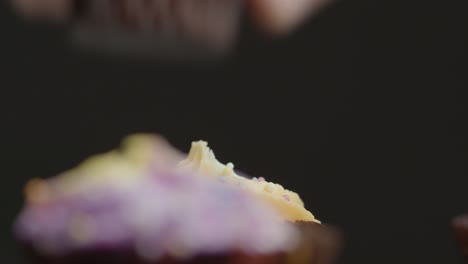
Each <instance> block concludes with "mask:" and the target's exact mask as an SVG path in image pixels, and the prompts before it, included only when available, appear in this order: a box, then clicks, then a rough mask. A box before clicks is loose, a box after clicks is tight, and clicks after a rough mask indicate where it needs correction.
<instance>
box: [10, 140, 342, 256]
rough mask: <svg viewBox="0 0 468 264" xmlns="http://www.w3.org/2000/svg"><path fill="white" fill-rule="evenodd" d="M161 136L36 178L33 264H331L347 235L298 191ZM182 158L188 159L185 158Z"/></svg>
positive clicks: (21, 229) (22, 219)
mask: <svg viewBox="0 0 468 264" xmlns="http://www.w3.org/2000/svg"><path fill="white" fill-rule="evenodd" d="M183 158H184V157H183V155H181V154H180V153H179V152H177V151H176V150H174V149H173V148H171V147H170V146H169V144H167V142H166V141H164V140H163V139H161V138H159V137H156V136H151V135H136V136H132V137H129V138H127V139H126V140H125V141H124V143H123V147H122V148H121V149H120V150H116V151H112V152H110V153H107V154H103V155H99V156H95V157H92V158H90V159H88V160H87V161H85V162H84V163H83V164H82V165H80V166H78V167H77V168H75V169H73V170H70V171H68V172H65V173H63V174H61V175H58V176H57V177H54V178H51V179H48V180H40V179H36V180H32V181H30V182H29V183H28V184H27V186H26V188H25V195H26V204H25V206H24V208H23V210H22V211H21V213H20V214H19V216H18V218H17V221H16V222H15V226H14V231H15V235H16V237H17V239H18V242H19V243H20V245H21V246H23V247H24V248H25V252H26V253H27V255H28V257H29V259H30V260H31V261H32V263H44V264H48V263H57V264H62V263H63V264H69V263H100V264H101V263H122V264H127V263H154V264H159V263H172V264H177V263H265V264H269V263H278V264H280V263H298V264H302V263H310V264H316V263H317V264H318V263H331V262H332V261H333V260H334V257H335V256H336V250H337V249H338V246H339V239H338V235H337V233H336V232H335V231H334V230H332V229H330V228H328V227H325V226H323V225H321V224H319V221H317V220H316V219H315V217H314V216H313V215H312V214H311V213H310V212H308V211H307V210H305V209H304V207H303V203H302V201H301V200H300V198H299V196H298V195H297V194H296V193H293V192H291V191H288V190H285V189H284V188H283V187H282V186H281V185H278V184H273V183H269V182H267V181H265V180H264V179H256V178H254V179H247V178H244V177H241V176H238V175H237V174H235V173H234V171H233V165H232V164H228V165H223V164H221V163H219V162H218V161H216V159H215V157H214V154H213V152H212V151H211V150H209V149H208V147H207V144H206V143H205V142H197V143H194V144H193V146H192V150H191V151H190V154H189V155H188V157H187V158H186V159H184V160H182V159H183ZM181 160H182V161H181Z"/></svg>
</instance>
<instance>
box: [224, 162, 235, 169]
mask: <svg viewBox="0 0 468 264" xmlns="http://www.w3.org/2000/svg"><path fill="white" fill-rule="evenodd" d="M226 167H228V168H229V169H231V170H232V169H234V164H233V163H232V162H229V163H228V164H227V165H226Z"/></svg>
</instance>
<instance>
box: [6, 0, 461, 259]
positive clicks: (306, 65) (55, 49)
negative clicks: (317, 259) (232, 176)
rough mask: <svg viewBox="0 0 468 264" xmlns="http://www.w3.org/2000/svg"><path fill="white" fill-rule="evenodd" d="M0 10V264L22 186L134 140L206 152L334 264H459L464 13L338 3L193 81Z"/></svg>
mask: <svg viewBox="0 0 468 264" xmlns="http://www.w3.org/2000/svg"><path fill="white" fill-rule="evenodd" d="M2 5H4V1H2ZM0 10H1V11H0V12H1V15H0V19H1V20H0V21H1V25H0V27H1V28H2V29H1V31H0V32H2V37H1V40H0V43H1V44H0V45H1V49H0V64H1V73H0V74H1V75H0V76H1V80H2V82H1V83H0V86H1V87H2V89H1V96H0V110H1V111H0V120H1V127H0V131H1V132H0V133H1V134H0V141H1V144H0V151H1V153H2V156H1V163H0V164H1V173H2V178H1V179H2V183H1V184H0V186H1V187H2V192H1V193H2V216H1V226H2V231H1V234H2V236H1V252H2V253H1V254H0V255H1V256H2V258H3V260H2V263H17V262H19V254H18V253H17V252H16V249H15V245H14V243H13V241H12V239H11V234H10V227H11V223H12V221H13V217H14V216H15V214H16V213H17V212H18V211H19V210H20V208H21V203H22V200H21V199H22V193H21V190H22V187H23V185H24V183H25V182H26V181H27V180H28V179H29V178H32V177H46V176H50V175H54V174H56V173H58V172H60V171H63V170H65V169H68V168H70V167H72V166H74V165H76V163H78V162H79V161H81V160H82V159H83V158H85V157H86V156H88V155H90V154H93V153H97V152H102V151H106V150H109V149H111V148H113V147H115V146H116V145H117V144H118V142H119V140H120V139H121V138H122V137H123V136H125V135H127V134H130V133H133V132H157V133H162V134H163V135H165V136H167V138H168V139H169V140H170V141H171V142H172V143H173V144H174V145H175V146H177V147H179V148H180V149H182V150H184V151H187V150H188V148H189V144H190V142H191V141H192V140H198V139H205V140H207V141H209V143H210V145H211V147H212V148H214V150H215V152H216V154H217V156H218V158H219V159H220V160H221V161H223V162H227V161H233V162H234V163H235V164H236V167H237V168H239V169H241V170H243V171H246V172H248V173H249V174H251V175H258V176H265V177H266V178H267V179H270V180H272V181H277V182H281V183H283V184H284V185H285V186H286V187H289V188H290V189H292V190H296V191H297V192H299V193H300V194H301V195H302V197H303V199H304V200H305V202H306V205H307V207H308V208H309V209H311V210H312V211H313V212H314V213H315V214H316V215H317V216H318V218H320V219H321V220H323V221H324V222H327V223H331V224H334V225H336V226H338V227H340V228H341V229H342V230H343V231H344V233H345V234H346V239H347V246H346V248H345V251H344V254H343V257H342V260H341V263H382V264H383V263H392V264H394V263H461V261H460V259H459V256H458V251H457V250H456V247H455V243H454V241H453V239H452V235H451V233H450V230H449V228H448V225H449V222H450V219H451V218H452V217H453V216H455V215H457V214H460V213H464V212H468V200H467V198H468V193H467V192H466V186H467V185H466V184H467V183H468V180H467V175H466V164H467V158H468V155H467V154H468V152H467V151H468V149H467V147H468V146H467V140H468V131H467V129H466V126H465V123H466V122H467V109H466V106H467V101H466V100H467V88H468V87H467V84H468V83H467V81H468V75H467V62H468V57H467V51H468V42H467V41H468V38H467V37H468V2H467V1H454V0H446V1H417V0H407V1H403V0H401V1H396V0H385V1H384V0H382V1H376V0H349V1H339V2H337V3H336V4H334V5H333V6H331V7H330V8H328V9H326V10H324V12H322V13H321V14H320V15H319V16H317V17H315V18H314V19H312V20H311V21H310V23H308V24H307V25H306V26H304V27H303V28H302V29H300V30H299V31H298V32H296V33H295V34H293V35H292V36H291V37H289V38H287V39H283V40H268V39H266V38H264V37H261V36H256V35H255V34H253V32H250V33H249V32H245V34H244V36H245V37H244V38H243V39H242V40H241V42H240V45H239V48H238V50H237V53H236V54H235V56H233V57H232V58H231V59H229V60H228V61H225V62H224V63H223V64H219V65H216V66H203V67H197V66H196V65H192V66H186V65H185V66H181V65H179V66H177V65H165V64H162V63H158V62H155V61H139V60H131V59H118V58H109V57H102V56H93V55H91V54H82V53H79V52H77V51H75V50H73V49H70V48H69V46H67V41H66V38H65V37H66V34H65V32H66V30H64V29H61V28H56V27H47V26H39V25H31V24H27V23H24V22H22V21H20V20H19V19H18V18H16V17H14V16H13V15H12V14H11V12H10V10H9V8H7V7H5V6H1V8H0ZM3 214H4V215H3Z"/></svg>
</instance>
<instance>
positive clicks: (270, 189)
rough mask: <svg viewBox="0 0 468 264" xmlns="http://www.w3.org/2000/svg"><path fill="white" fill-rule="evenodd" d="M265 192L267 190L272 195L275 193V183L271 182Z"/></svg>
mask: <svg viewBox="0 0 468 264" xmlns="http://www.w3.org/2000/svg"><path fill="white" fill-rule="evenodd" d="M265 190H266V191H267V192H270V193H271V192H273V191H274V190H275V184H273V183H271V182H270V183H268V184H267V185H266V186H265Z"/></svg>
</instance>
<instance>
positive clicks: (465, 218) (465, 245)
mask: <svg viewBox="0 0 468 264" xmlns="http://www.w3.org/2000/svg"><path fill="white" fill-rule="evenodd" d="M451 227H452V231H453V233H454V234H455V238H456V240H457V242H458V246H459V248H460V249H461V253H462V257H463V259H464V260H465V263H468V215H466V214H465V215H461V216H458V217H456V218H455V219H454V220H453V221H452V224H451Z"/></svg>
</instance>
